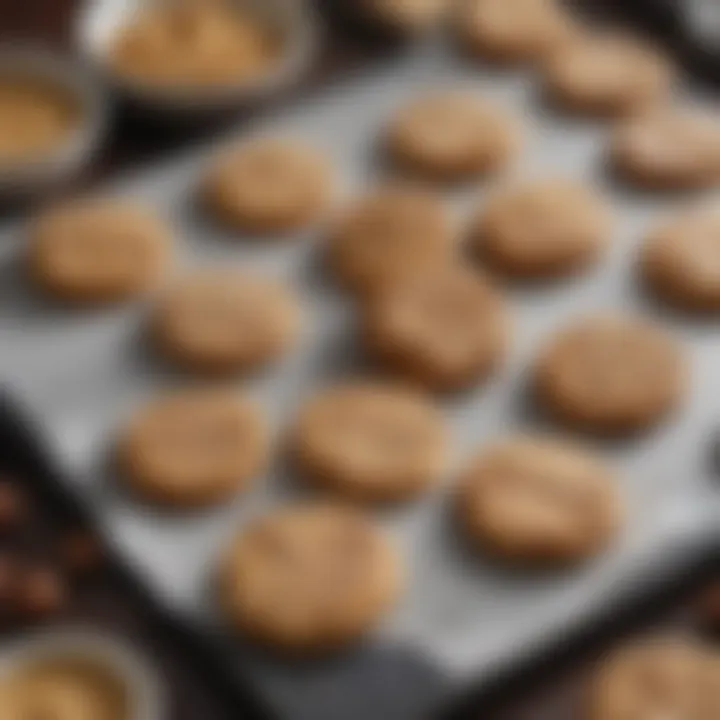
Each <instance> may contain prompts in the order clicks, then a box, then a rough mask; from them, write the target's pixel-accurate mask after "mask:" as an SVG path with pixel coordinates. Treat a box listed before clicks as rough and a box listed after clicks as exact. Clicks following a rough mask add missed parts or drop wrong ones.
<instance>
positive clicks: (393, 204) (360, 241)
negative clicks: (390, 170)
mask: <svg viewBox="0 0 720 720" xmlns="http://www.w3.org/2000/svg"><path fill="white" fill-rule="evenodd" d="M455 249H456V239H455V234H454V232H453V229H452V227H451V223H450V218H449V216H448V213H447V211H446V209H445V207H444V205H443V204H442V201H441V200H440V199H439V198H438V196H436V195H434V194H433V193H431V192H428V191H426V190H423V189H420V188H417V187H415V186H411V185H393V186H386V187H383V188H380V189H378V190H376V191H374V192H372V193H370V194H369V195H366V196H365V197H363V198H361V199H360V200H358V201H357V202H356V203H355V204H354V205H353V206H352V207H351V208H350V209H349V210H348V211H347V212H346V213H345V215H344V216H343V217H342V218H341V219H340V220H339V222H338V223H337V225H336V227H335V228H334V231H333V233H332V235H331V237H330V242H329V249H328V252H329V262H330V265H331V266H332V268H333V270H334V272H335V274H336V275H337V277H338V278H339V280H340V281H341V282H342V283H343V284H344V285H346V286H348V287H350V288H352V289H354V290H356V291H358V292H361V293H368V294H372V293H374V292H375V291H376V290H377V289H378V288H380V287H382V286H384V285H385V284H386V283H388V282H394V281H395V280H396V279H397V278H398V277H402V276H405V275H413V274H415V273H420V272H423V271H425V270H427V269H431V268H436V267H438V266H442V265H445V264H446V263H448V262H449V261H450V258H451V257H452V256H453V253H454V251H455Z"/></svg>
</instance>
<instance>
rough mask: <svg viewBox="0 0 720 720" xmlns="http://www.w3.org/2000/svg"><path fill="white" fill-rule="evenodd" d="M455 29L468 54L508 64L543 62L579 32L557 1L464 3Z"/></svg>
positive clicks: (483, 0)
mask: <svg viewBox="0 0 720 720" xmlns="http://www.w3.org/2000/svg"><path fill="white" fill-rule="evenodd" d="M456 26H457V30H458V34H459V37H460V41H461V42H462V44H463V46H464V47H466V48H467V50H468V51H469V52H470V53H471V54H473V55H477V56H478V57H481V58H484V59H486V60H490V61H492V62H500V63H510V64H515V63H522V62H533V61H537V60H542V59H543V58H544V57H546V56H547V55H548V54H549V53H550V52H554V51H556V50H557V48H558V47H559V46H560V44H561V43H565V42H568V41H569V40H570V39H571V38H572V37H574V35H575V34H576V33H577V32H578V30H577V28H576V26H575V23H574V21H573V20H572V18H571V17H570V15H569V14H568V12H567V11H566V10H564V9H563V8H562V7H561V5H560V4H558V3H557V2H556V0H502V1H501V2H498V0H466V1H465V2H462V3H458V9H457V17H456Z"/></svg>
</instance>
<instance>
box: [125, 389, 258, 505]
mask: <svg viewBox="0 0 720 720" xmlns="http://www.w3.org/2000/svg"><path fill="white" fill-rule="evenodd" d="M268 455H269V440H268V431H267V428H266V425H265V421H264V419H263V417H262V416H261V414H260V411H259V409H258V408H257V407H255V405H253V404H252V403H251V402H249V401H248V400H246V399H244V398H242V397H239V396H238V395H237V394H235V393H234V392H233V391H232V390H229V389H228V390H225V391H223V390H219V389H197V388H195V389H191V390H185V391H178V392H175V393H171V394H168V395H166V396H162V397H160V398H157V399H155V400H153V401H151V402H150V403H149V404H148V405H147V406H146V407H144V408H142V409H141V410H140V411H139V412H138V413H137V415H136V416H135V417H134V418H133V419H132V420H131V421H130V423H129V424H128V426H127V427H126V428H125V429H124V430H123V432H122V433H121V436H120V440H119V443H118V460H119V465H120V470H121V473H122V475H123V478H124V479H125V481H126V482H127V484H128V485H129V486H130V487H131V488H132V489H133V490H134V491H136V492H137V493H138V494H139V495H141V496H143V497H145V498H146V499H148V500H150V501H152V502H156V503H158V504H161V505H166V506H174V507H178V508H188V509H192V508H201V507H205V506H210V505H216V504H219V503H221V502H223V501H225V500H227V499H228V498H230V497H231V496H232V495H234V494H235V493H237V492H238V491H239V490H242V489H243V488H245V487H247V486H248V485H249V483H250V482H251V480H253V479H254V478H255V477H257V476H258V475H261V474H262V473H263V472H264V471H265V468H266V466H267V464H268Z"/></svg>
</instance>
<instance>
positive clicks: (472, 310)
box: [363, 266, 510, 392]
mask: <svg viewBox="0 0 720 720" xmlns="http://www.w3.org/2000/svg"><path fill="white" fill-rule="evenodd" d="M363 326H364V342H365V346H366V348H367V350H368V352H369V353H370V355H371V356H372V357H373V358H375V359H377V360H378V361H379V362H380V363H381V364H382V365H383V366H384V367H385V368H386V369H388V370H389V371H390V372H392V373H394V374H396V375H397V376H399V377H401V378H404V379H406V380H408V381H410V382H412V383H416V384H419V385H420V386H422V387H424V388H427V389H429V390H435V391H440V392H445V391H447V392H451V391H457V390H461V389H464V388H467V387H469V386H471V385H474V384H476V383H479V382H481V381H482V380H485V379H486V378H487V377H488V376H489V375H490V374H491V373H492V372H493V371H495V370H496V369H497V368H498V367H499V365H500V364H501V362H502V361H503V359H504V357H505V355H506V351H507V346H508V340H509V334H510V330H509V326H510V321H509V314H508V312H507V310H506V307H505V302H504V300H503V298H502V297H501V296H500V295H499V294H498V292H497V291H496V290H495V289H494V287H493V286H492V285H491V284H490V282H489V281H488V280H487V279H485V278H483V277H482V276H481V275H480V274H479V273H476V272H473V271H471V270H468V269H465V268H463V267H460V266H454V267H448V268H445V269H442V268H441V269H438V270H437V271H436V272H431V273H428V274H425V275H420V276H416V277H412V278H410V277H408V278H406V279H404V280H402V281H398V282H396V283H390V284H388V286H387V287H386V288H385V289H384V290H383V291H382V292H379V293H378V294H377V296H376V297H374V298H372V299H371V300H370V301H369V302H368V303H367V307H366V309H365V313H364V319H363Z"/></svg>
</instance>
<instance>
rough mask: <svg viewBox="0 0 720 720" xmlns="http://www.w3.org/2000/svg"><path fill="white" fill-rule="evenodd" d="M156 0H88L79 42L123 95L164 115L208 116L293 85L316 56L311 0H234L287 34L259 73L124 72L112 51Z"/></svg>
mask: <svg viewBox="0 0 720 720" xmlns="http://www.w3.org/2000/svg"><path fill="white" fill-rule="evenodd" d="M149 1H153V0H86V2H85V4H84V5H82V6H81V9H80V11H79V12H78V15H77V17H76V24H75V41H76V43H77V45H78V48H79V51H80V52H81V54H82V55H83V56H84V57H85V58H87V59H89V60H90V62H92V63H93V65H94V66H95V67H96V68H98V69H99V71H100V72H101V74H102V75H103V76H104V77H105V78H106V79H107V80H108V81H109V83H110V84H111V85H112V86H113V87H114V88H115V89H116V90H119V91H120V92H121V93H122V95H123V96H124V97H126V98H127V99H129V100H131V101H132V102H133V103H134V104H136V105H138V106H140V107H141V108H142V109H145V110H151V111H158V112H160V113H162V114H164V115H168V114H169V115H173V114H174V115H176V116H188V115H191V116H192V115H206V114H214V113H218V112H223V111H226V110H232V109H233V108H236V107H238V106H242V105H247V104H249V103H251V102H253V101H255V100H258V99H261V98H263V97H267V96H269V95H272V94H274V93H276V92H278V91H280V90H282V89H283V88H285V87H288V86H290V85H292V84H294V83H295V82H296V81H297V80H299V79H300V78H301V77H302V76H303V75H304V74H305V72H306V71H307V70H308V68H309V67H310V65H311V64H312V61H313V59H314V58H315V54H316V50H317V46H318V42H319V37H318V36H319V33H318V24H317V20H316V16H315V14H314V13H313V12H312V11H311V10H310V8H309V5H308V3H307V1H306V0H232V1H233V2H234V3H235V4H237V5H238V6H239V7H248V8H250V9H251V10H252V11H254V12H257V13H258V14H259V15H260V17H262V18H263V19H264V20H265V21H266V22H268V23H269V24H270V25H271V26H272V27H275V28H277V29H278V30H279V31H280V33H281V35H282V37H283V39H284V41H285V42H284V50H283V55H282V57H281V59H280V60H279V61H278V62H277V63H276V64H275V65H274V66H273V67H272V68H271V69H269V70H268V71H267V72H266V73H262V74H260V75H258V76H257V78H253V79H249V80H243V81H241V82H237V83H230V84H223V85H220V86H210V87H208V86H202V87H201V86H162V85H160V84H158V83H144V82H142V80H139V79H137V78H128V77H124V76H122V75H120V74H119V73H118V72H116V71H115V70H114V68H112V66H111V64H110V63H109V62H108V50H109V48H110V45H111V43H112V41H113V39H114V38H115V37H116V36H117V33H118V31H119V30H120V29H121V28H123V27H124V26H126V25H127V23H128V22H129V20H130V19H131V17H132V15H133V13H136V12H137V11H138V10H139V9H140V8H141V7H142V6H143V5H147V4H148V2H149Z"/></svg>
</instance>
